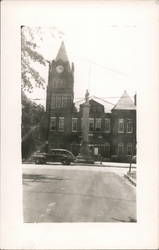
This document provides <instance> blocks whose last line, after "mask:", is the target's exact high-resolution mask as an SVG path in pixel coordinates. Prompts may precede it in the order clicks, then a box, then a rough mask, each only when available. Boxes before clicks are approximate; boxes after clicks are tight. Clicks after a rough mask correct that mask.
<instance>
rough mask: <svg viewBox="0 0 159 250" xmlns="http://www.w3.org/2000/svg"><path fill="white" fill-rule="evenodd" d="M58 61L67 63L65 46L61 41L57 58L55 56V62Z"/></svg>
mask: <svg viewBox="0 0 159 250" xmlns="http://www.w3.org/2000/svg"><path fill="white" fill-rule="evenodd" d="M58 60H62V61H63V62H68V57H67V53H66V48H65V44H64V42H63V41H62V43H61V46H60V48H59V51H58V53H57V56H56V61H58Z"/></svg>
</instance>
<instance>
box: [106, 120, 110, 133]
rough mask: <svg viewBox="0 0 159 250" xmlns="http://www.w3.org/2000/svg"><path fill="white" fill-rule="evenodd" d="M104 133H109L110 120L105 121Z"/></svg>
mask: <svg viewBox="0 0 159 250" xmlns="http://www.w3.org/2000/svg"><path fill="white" fill-rule="evenodd" d="M105 132H106V133H110V118H106V119H105Z"/></svg>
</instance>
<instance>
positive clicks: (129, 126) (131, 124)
mask: <svg viewBox="0 0 159 250" xmlns="http://www.w3.org/2000/svg"><path fill="white" fill-rule="evenodd" d="M132 132H133V122H132V120H131V119H129V120H128V121H127V133H132Z"/></svg>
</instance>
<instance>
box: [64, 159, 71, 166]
mask: <svg viewBox="0 0 159 250" xmlns="http://www.w3.org/2000/svg"><path fill="white" fill-rule="evenodd" d="M62 164H63V165H70V161H69V160H66V159H64V160H63V161H62Z"/></svg>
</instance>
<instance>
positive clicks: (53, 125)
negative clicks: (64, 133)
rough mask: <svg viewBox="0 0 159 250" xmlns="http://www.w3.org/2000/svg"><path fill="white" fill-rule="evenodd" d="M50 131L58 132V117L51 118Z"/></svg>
mask: <svg viewBox="0 0 159 250" xmlns="http://www.w3.org/2000/svg"><path fill="white" fill-rule="evenodd" d="M50 130H56V117H51V118H50Z"/></svg>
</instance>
